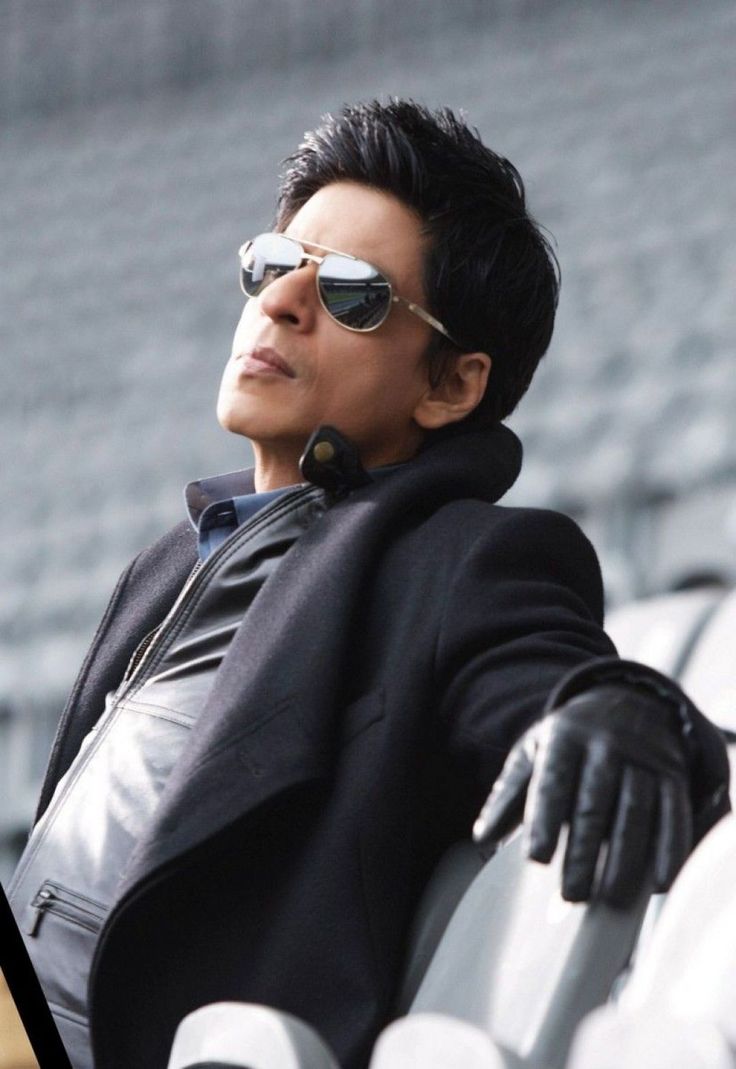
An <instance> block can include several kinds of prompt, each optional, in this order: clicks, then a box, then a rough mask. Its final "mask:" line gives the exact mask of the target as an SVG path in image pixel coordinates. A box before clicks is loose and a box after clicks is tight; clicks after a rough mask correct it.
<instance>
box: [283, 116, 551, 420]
mask: <svg viewBox="0 0 736 1069" xmlns="http://www.w3.org/2000/svg"><path fill="white" fill-rule="evenodd" d="M284 163H285V164H286V170H285V172H284V174H283V176H282V181H281V187H280V190H279V199H278V209H277V225H279V226H282V227H283V226H286V225H287V224H288V222H289V220H290V219H291V217H292V216H293V215H294V214H295V213H296V212H297V211H298V210H299V208H301V206H302V205H303V204H305V203H306V201H308V200H309V198H310V197H311V196H312V195H313V194H314V193H316V192H317V191H318V190H319V189H321V188H322V187H323V186H325V185H328V184H329V183H331V182H338V181H355V182H360V183H362V184H363V185H367V186H370V187H373V188H375V189H379V190H382V191H384V192H387V193H391V194H393V195H394V196H395V197H396V198H397V199H398V200H400V201H402V203H404V204H406V205H407V206H408V207H410V208H412V209H413V210H414V211H415V212H416V213H417V214H418V216H419V217H420V218H421V220H422V222H423V231H424V233H425V235H426V236H427V237H428V239H429V249H428V252H427V254H426V257H425V265H424V291H425V293H426V295H427V303H428V310H429V311H431V312H432V314H433V315H434V316H436V317H437V318H438V319H439V320H440V321H441V322H442V323H443V324H444V325H445V327H446V328H447V330H448V332H449V333H450V334H451V335H452V336H453V338H454V339H455V340H456V341H457V342H458V343H459V347H458V346H454V345H452V343H450V342H449V341H448V340H447V339H446V338H444V337H443V336H442V335H441V334H439V333H438V334H436V336H435V337H433V339H432V342H431V344H430V346H429V350H428V353H427V358H428V361H429V369H430V378H431V380H432V381H434V382H435V383H436V382H437V381H440V379H441V378H442V375H443V374H444V373H445V371H446V369H447V368H448V367H449V366H450V365H451V362H452V360H453V359H454V358H455V357H456V356H457V355H458V354H459V352H472V351H476V350H480V351H483V352H487V353H489V354H490V356H491V359H492V368H491V376H490V379H489V384H488V388H487V390H486V394H485V397H484V398H483V400H482V401H481V403H480V405H479V406H478V408H477V409H476V410H475V412H473V413H471V415H470V416H468V417H466V421H472V422H473V423H474V424H478V423H484V424H485V423H491V422H494V421H496V420H500V419H503V418H505V417H506V416H507V415H508V414H509V413H510V412H512V411H513V409H514V408H515V407H516V405H517V404H518V402H519V400H520V399H521V397H522V396H523V394H524V392H525V391H526V389H527V387H528V386H529V383H530V382H531V380H532V376H533V374H534V372H535V370H536V368H537V365H538V363H539V361H540V359H541V358H542V356H543V355H544V353H545V351H546V350H547V347H548V345H549V342H550V338H551V336H552V328H553V326H554V318H555V310H556V308H557V298H558V293H559V283H560V271H559V264H558V262H557V257H556V256H555V254H554V251H553V249H552V247H551V245H550V242H549V241H548V240H547V238H546V237H545V236H544V235H543V233H542V232H541V230H540V228H539V226H538V225H537V224H536V223H535V221H534V220H533V219H532V217H531V216H530V215H529V213H528V212H527V209H526V197H525V192H524V184H523V182H522V180H521V176H520V175H519V172H518V171H517V170H516V168H515V167H514V165H513V164H512V163H510V162H509V161H508V160H507V159H505V158H504V157H503V156H499V155H498V154H497V153H495V152H493V151H491V149H489V148H487V147H486V146H485V145H484V144H483V142H482V141H481V139H480V135H479V134H478V132H477V130H474V129H471V128H470V127H469V126H468V125H467V123H466V122H465V119H464V118H463V117H462V116H458V115H455V114H454V112H452V111H451V110H450V109H449V108H441V109H439V110H437V111H430V110H429V109H428V108H426V107H424V106H422V105H420V104H417V103H416V102H415V101H413V100H400V99H397V98H392V99H390V100H389V102H388V103H386V104H382V103H381V102H380V101H378V100H373V101H370V102H368V103H359V104H350V105H345V106H344V107H343V109H342V111H341V112H340V113H339V114H338V115H335V116H333V115H327V116H325V117H324V118H323V120H322V123H321V125H320V126H318V127H317V129H316V130H313V131H311V132H309V133H307V134H305V136H304V140H303V142H302V143H301V145H300V146H299V148H298V149H297V150H296V152H294V153H293V155H291V156H289V157H288V158H287V159H286V160H285V161H284Z"/></svg>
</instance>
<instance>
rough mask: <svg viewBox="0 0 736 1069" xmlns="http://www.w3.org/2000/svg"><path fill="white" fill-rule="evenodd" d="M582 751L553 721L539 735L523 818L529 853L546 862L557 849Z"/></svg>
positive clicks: (535, 859)
mask: <svg viewBox="0 0 736 1069" xmlns="http://www.w3.org/2000/svg"><path fill="white" fill-rule="evenodd" d="M582 756H583V751H582V750H581V748H580V746H579V745H578V744H577V743H576V742H574V741H573V740H572V739H570V737H569V736H568V735H567V734H566V733H565V732H563V731H560V730H559V727H558V726H557V725H555V724H554V723H550V725H548V727H547V730H546V732H545V734H544V735H543V736H542V737H541V738H540V746H539V750H538V752H537V757H536V760H535V762H534V770H533V772H532V778H531V782H530V784H529V796H528V798H527V804H526V811H525V814H524V819H525V822H526V825H527V829H528V831H527V834H528V842H529V847H528V851H527V852H528V855H529V857H530V858H532V860H533V861H542V862H545V863H546V862H548V861H550V860H551V859H552V855H553V854H554V852H555V850H556V849H557V840H558V839H559V835H560V830H561V828H562V825H563V824H564V822H565V821H566V820H569V819H570V814H571V812H572V808H573V805H574V801H575V795H576V793H577V785H578V776H579V774H580V764H581V761H582Z"/></svg>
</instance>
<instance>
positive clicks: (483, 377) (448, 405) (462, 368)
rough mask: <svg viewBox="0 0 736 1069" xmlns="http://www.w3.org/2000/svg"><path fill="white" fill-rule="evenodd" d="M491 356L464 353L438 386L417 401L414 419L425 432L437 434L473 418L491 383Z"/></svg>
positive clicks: (427, 391)
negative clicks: (453, 424) (447, 426)
mask: <svg viewBox="0 0 736 1069" xmlns="http://www.w3.org/2000/svg"><path fill="white" fill-rule="evenodd" d="M490 371H491V358H490V356H489V355H488V353H462V354H461V355H460V356H458V358H457V359H456V360H455V362H454V364H453V365H452V367H451V368H450V370H449V371H448V373H447V374H446V375H445V377H444V378H443V379H442V382H440V383H439V385H437V386H430V387H428V389H427V390H426V392H425V393H424V394H422V396H421V397H420V399H419V401H418V402H417V406H416V408H415V409H414V419H415V421H416V422H417V423H418V424H419V426H420V427H422V428H424V430H426V431H436V430H438V429H439V428H440V427H445V426H446V425H447V424H448V423H457V422H458V420H461V419H464V418H465V416H468V415H470V413H471V412H472V411H473V409H474V408H476V407H477V405H478V404H479V403H480V401H481V398H482V397H483V394H484V393H485V390H486V385H487V384H488V376H489V374H490Z"/></svg>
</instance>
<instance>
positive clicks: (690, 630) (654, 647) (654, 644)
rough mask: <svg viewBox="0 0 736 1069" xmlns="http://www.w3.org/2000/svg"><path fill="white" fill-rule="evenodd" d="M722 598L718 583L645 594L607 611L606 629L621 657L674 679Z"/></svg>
mask: <svg viewBox="0 0 736 1069" xmlns="http://www.w3.org/2000/svg"><path fill="white" fill-rule="evenodd" d="M722 599H723V590H722V589H721V588H720V587H700V588H698V589H696V590H683V591H678V592H676V593H672V594H662V595H659V596H658V597H654V598H644V599H643V600H641V601H635V602H632V603H630V604H627V605H621V606H620V607H619V608H617V609H614V610H613V611H612V612H611V613H609V615H608V617H607V618H606V631H607V632H608V634H609V635H610V636H611V638H612V639H613V643H614V645H615V646H616V649H617V650H618V652H619V654H620V655H621V656H622V657H624V658H626V659H627V660H631V661H641V663H642V664H647V665H649V667H650V668H656V669H657V670H658V671H660V672H664V673H665V675H670V676H673V677H674V678H675V679H677V678H678V677H679V675H680V673H681V672H682V670H683V667H684V665H685V664H686V662H687V660H688V658H689V656H690V653H691V651H692V649H693V647H694V645H695V644H696V643H697V642H698V641H699V638H700V636H701V632H702V630H703V628H704V627H707V623H708V620H709V619H710V617H711V616H712V614H713V613H714V611H716V610H717V606H718V605H719V603H720V602H721V601H722Z"/></svg>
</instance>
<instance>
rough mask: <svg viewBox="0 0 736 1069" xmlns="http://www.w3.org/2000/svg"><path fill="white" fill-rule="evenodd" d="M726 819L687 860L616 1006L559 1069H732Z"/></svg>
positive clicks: (600, 1014) (731, 839) (733, 932)
mask: <svg viewBox="0 0 736 1069" xmlns="http://www.w3.org/2000/svg"><path fill="white" fill-rule="evenodd" d="M735 885H736V817H734V816H732V815H729V816H727V817H725V818H724V819H723V820H721V821H720V822H719V823H718V824H717V825H716V826H715V827H714V828H713V829H711V831H710V832H709V833H708V835H707V836H706V837H705V839H703V841H702V842H701V843H700V845H699V846H698V847H697V849H696V850H695V851H694V853H693V854H692V856H691V857H690V859H689V860H688V862H687V863H686V865H685V866H684V868H683V870H682V872H681V873H680V875H679V876H678V878H677V880H676V881H675V884H674V886H673V888H672V890H671V892H670V894H669V896H668V898H667V901H666V903H665V905H664V908H663V910H662V913H661V916H660V919H659V923H658V925H657V928H656V929H655V932H654V934H653V936H652V939H651V942H650V943H649V945H648V946H647V948H646V950H645V952H644V953H642V954H641V955H640V956H639V958H638V960H637V962H636V964H635V966H634V969H633V972H632V976H631V979H630V981H629V983H628V985H627V987H626V988H625V990H624V992H623V994H622V996H621V1000H620V1003H619V1005H618V1006H609V1007H606V1008H605V1009H602V1010H598V1011H597V1012H596V1013H594V1014H592V1015H591V1017H590V1018H589V1019H588V1020H587V1021H585V1022H584V1024H583V1025H582V1027H581V1029H580V1031H579V1033H578V1035H577V1037H576V1039H575V1043H574V1046H573V1050H572V1053H571V1058H570V1063H569V1067H568V1069H620V1067H622V1066H625V1067H626V1069H734V1066H736V1053H735V1052H736V898H735V897H734V886H735Z"/></svg>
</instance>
